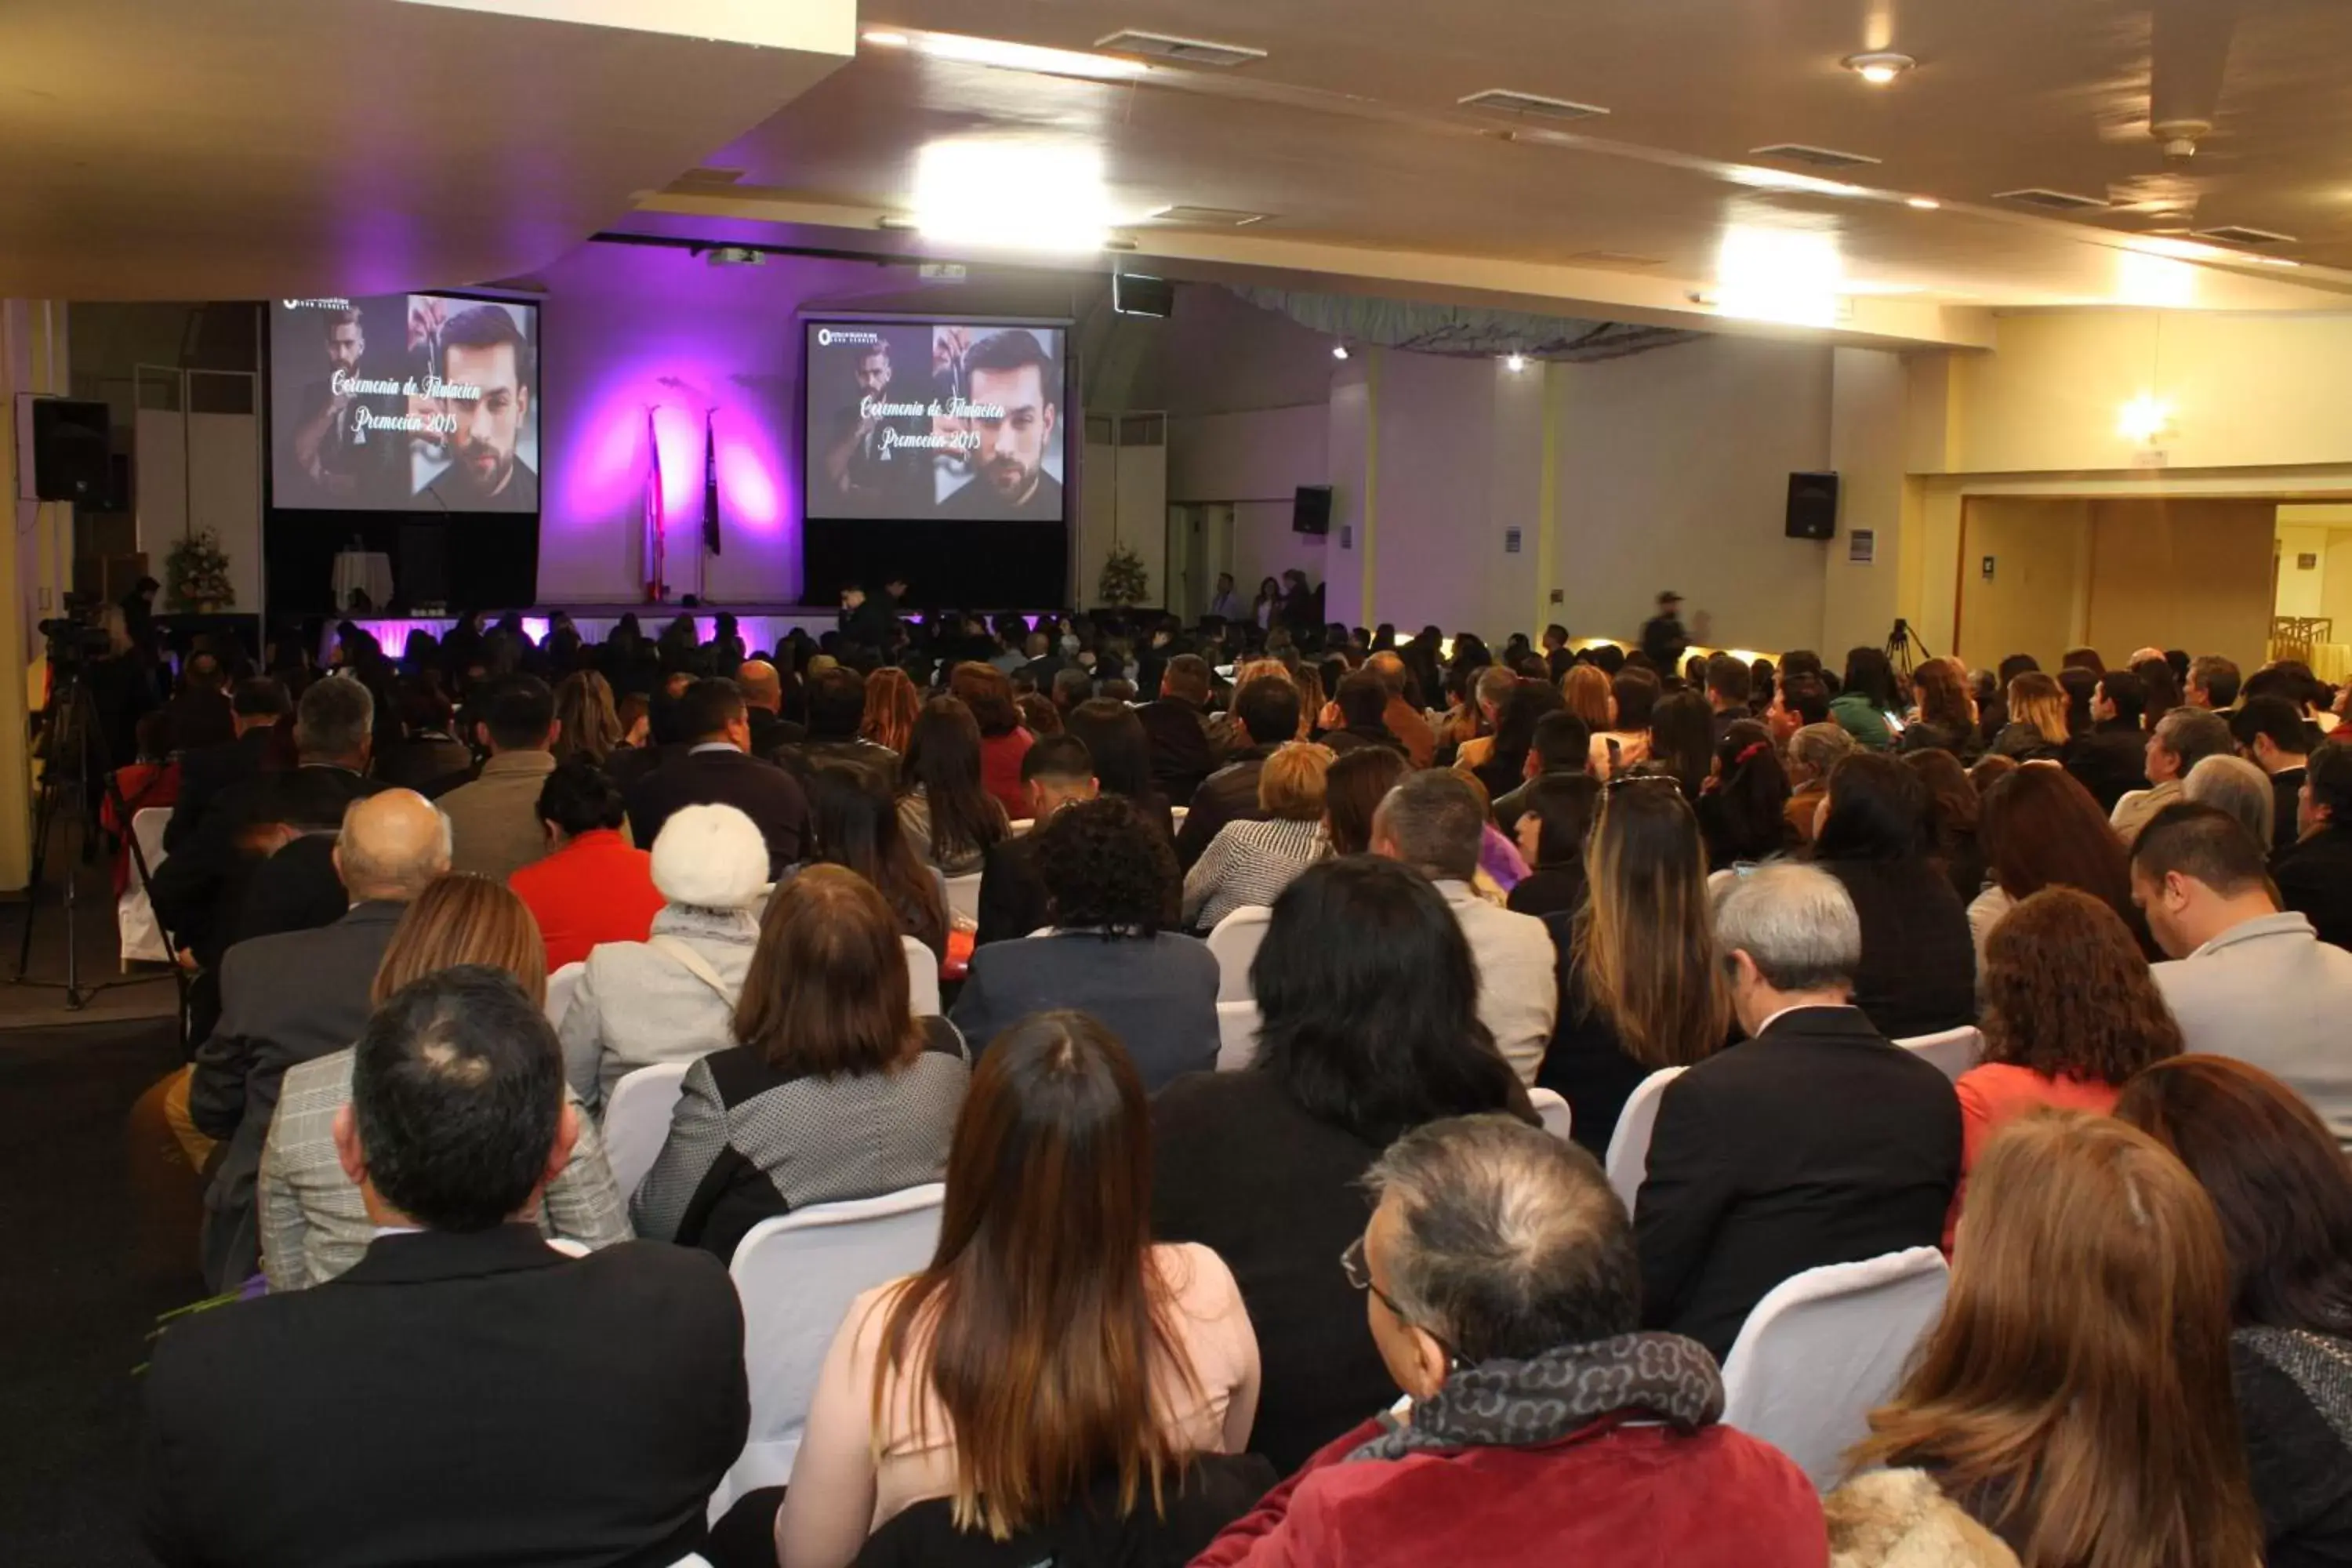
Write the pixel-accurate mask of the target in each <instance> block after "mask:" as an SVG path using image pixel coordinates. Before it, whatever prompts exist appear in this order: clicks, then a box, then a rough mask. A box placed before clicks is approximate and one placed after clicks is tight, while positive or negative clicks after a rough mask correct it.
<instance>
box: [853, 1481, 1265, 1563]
mask: <svg viewBox="0 0 2352 1568" xmlns="http://www.w3.org/2000/svg"><path fill="white" fill-rule="evenodd" d="M1280 1479H1282V1478H1281V1477H1280V1476H1279V1475H1277V1474H1276V1471H1275V1469H1274V1467H1272V1466H1271V1465H1268V1464H1267V1463H1266V1462H1265V1460H1264V1459H1262V1458H1258V1457H1257V1456H1256V1455H1255V1454H1199V1453H1196V1454H1193V1455H1191V1456H1189V1457H1188V1458H1187V1459H1186V1461H1185V1465H1184V1470H1183V1474H1182V1475H1181V1477H1180V1478H1178V1479H1174V1480H1171V1482H1170V1483H1169V1487H1168V1498H1167V1504H1168V1506H1167V1512H1166V1514H1165V1516H1164V1517H1163V1516H1161V1515H1158V1514H1155V1513H1153V1511H1152V1510H1151V1507H1150V1499H1149V1498H1145V1499H1144V1500H1141V1501H1140V1502H1139V1504H1138V1506H1137V1507H1135V1508H1134V1509H1132V1510H1129V1512H1127V1513H1126V1514H1124V1515H1122V1514H1121V1513H1120V1512H1119V1511H1118V1477H1117V1476H1116V1475H1107V1476H1103V1477H1100V1478H1098V1479H1097V1480H1096V1482H1095V1484H1094V1487H1093V1489H1092V1492H1091V1494H1090V1496H1089V1497H1088V1498H1087V1499H1086V1500H1084V1501H1083V1502H1081V1503H1080V1504H1079V1505H1078V1506H1076V1507H1074V1508H1072V1509H1070V1510H1068V1511H1067V1512H1066V1513H1064V1514H1063V1515H1062V1517H1061V1518H1059V1519H1057V1520H1055V1521H1053V1522H1052V1523H1050V1524H1041V1525H1039V1526H1037V1528H1035V1529H1034V1530H1024V1531H1022V1532H1021V1533H1019V1534H1018V1535H1015V1536H1014V1537H1013V1539H1012V1540H1010V1541H991V1540H990V1539H989V1538H988V1532H987V1531H961V1530H958V1529H957V1528H956V1527H955V1511H954V1510H955V1503H954V1501H953V1500H951V1499H948V1498H932V1499H931V1500H929V1501H928V1502H919V1503H916V1504H914V1505H913V1506H912V1507H909V1508H907V1509H903V1510H900V1511H899V1512H898V1513H897V1514H895V1515H893V1516H892V1517H891V1519H890V1521H888V1522H887V1523H886V1524H884V1525H883V1526H882V1528H881V1529H879V1530H877V1531H875V1532H874V1533H873V1534H872V1535H871V1536H869V1537H867V1538H866V1545H865V1548H864V1550H862V1551H860V1552H858V1554H857V1560H856V1563H855V1564H854V1565H853V1568H1045V1565H1052V1568H1182V1565H1183V1564H1184V1563H1190V1562H1192V1559H1193V1558H1195V1557H1197V1556H1199V1555H1200V1554H1201V1553H1202V1552H1204V1551H1206V1550H1207V1549H1208V1545H1209V1542H1212V1541H1213V1540H1215V1539H1216V1536H1217V1532H1218V1531H1221V1530H1223V1529H1224V1527H1225V1526H1226V1525H1229V1524H1231V1523H1232V1522H1233V1521H1235V1520H1237V1519H1239V1518H1241V1517H1242V1515H1244V1514H1245V1513H1247V1512H1248V1511H1249V1510H1251V1509H1252V1508H1254V1507H1255V1506H1256V1504H1257V1500H1259V1499H1260V1498H1262V1497H1264V1496H1265V1494H1266V1493H1267V1492H1269V1491H1272V1490H1273V1489H1274V1488H1275V1485H1276V1483H1277V1482H1278V1481H1279V1480H1280Z"/></svg>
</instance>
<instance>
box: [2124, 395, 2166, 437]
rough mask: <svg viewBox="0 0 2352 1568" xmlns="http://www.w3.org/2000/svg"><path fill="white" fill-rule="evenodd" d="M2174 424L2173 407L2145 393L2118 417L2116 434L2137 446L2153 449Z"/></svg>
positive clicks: (2127, 406) (2126, 406) (2136, 398)
mask: <svg viewBox="0 0 2352 1568" xmlns="http://www.w3.org/2000/svg"><path fill="white" fill-rule="evenodd" d="M2171 423H2172V405H2171V404H2169V403H2168V402H2166V401H2165V400H2164V399H2163V398H2161V397H2158V396H2157V395H2156V394H2154V393H2152V392H2143V393H2141V394H2140V395H2138V396H2137V397H2135V398H2133V399H2132V400H2131V401H2130V402H2128V403H2126V404H2125V405H2123V407H2122V409H2121V410H2120V411H2118V412H2117V414H2116V435H2118V436H2121V437H2123V438H2124V439H2125V440H2126V441H2129V442H2132V443H2133V444H2135V445H2137V446H2143V447H2152V446H2154V445H2155V444H2156V439H2157V437H2159V436H2161V435H2163V434H2164V432H2165V430H2166V428H2167V427H2168V426H2170V425H2171Z"/></svg>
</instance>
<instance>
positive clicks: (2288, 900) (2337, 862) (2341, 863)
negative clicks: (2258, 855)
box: [2271, 827, 2352, 948]
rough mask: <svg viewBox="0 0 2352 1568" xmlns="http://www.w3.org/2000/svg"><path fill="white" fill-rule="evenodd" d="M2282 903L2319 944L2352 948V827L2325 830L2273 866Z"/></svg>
mask: <svg viewBox="0 0 2352 1568" xmlns="http://www.w3.org/2000/svg"><path fill="white" fill-rule="evenodd" d="M2271 879H2272V880H2273V881H2274V882H2276V883H2277V884H2278V890H2279V899H2280V901H2281V902H2282V903H2283V904H2284V906H2285V907H2286V908H2287V909H2290V910H2294V911H2295V912H2296V913H2297V914H2300V915H2303V916H2305V917H2306V918H2307V919H2309V920H2310V921H2311V923H2312V926H2313V928H2314V929H2315V930H2316V931H2318V932H2319V940H2320V941H2322V942H2334V943H2335V944H2336V946H2338V947H2342V948H2352V827H2323V828H2321V829H2320V830H2319V831H2318V832H2316V833H2315V834H2313V835H2312V836H2311V837H2308V838H2306V839H2305V840H2303V842H2301V843H2300V844H2297V845H2296V846H2295V847H2294V848H2292V849H2289V850H2287V851H2286V852H2285V853H2284V854H2283V855H2281V856H2279V857H2278V858H2276V859H2275V860H2273V861H2272V862H2271Z"/></svg>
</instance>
